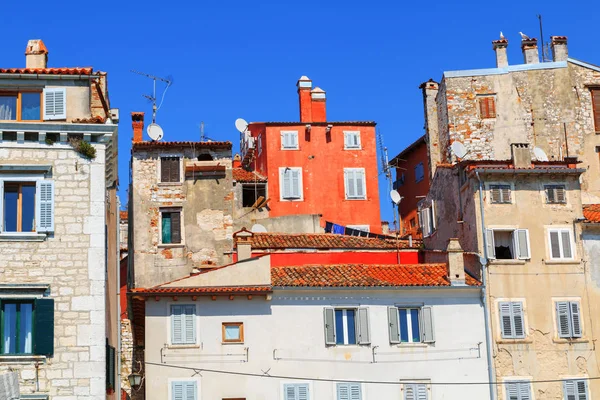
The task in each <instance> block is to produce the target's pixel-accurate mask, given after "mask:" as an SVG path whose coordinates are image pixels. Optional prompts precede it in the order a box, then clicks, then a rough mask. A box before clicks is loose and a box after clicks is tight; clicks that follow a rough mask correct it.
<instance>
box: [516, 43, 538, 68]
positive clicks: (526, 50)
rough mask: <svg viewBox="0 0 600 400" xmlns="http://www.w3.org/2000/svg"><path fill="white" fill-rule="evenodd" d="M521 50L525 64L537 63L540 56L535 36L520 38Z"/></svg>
mask: <svg viewBox="0 0 600 400" xmlns="http://www.w3.org/2000/svg"><path fill="white" fill-rule="evenodd" d="M521 50H522V51H523V60H524V61H525V64H539V62H540V56H539V54H538V47H537V39H536V38H529V39H523V40H521Z"/></svg>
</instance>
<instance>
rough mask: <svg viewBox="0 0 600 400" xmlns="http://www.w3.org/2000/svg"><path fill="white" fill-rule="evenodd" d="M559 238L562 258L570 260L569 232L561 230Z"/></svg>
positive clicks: (571, 255)
mask: <svg viewBox="0 0 600 400" xmlns="http://www.w3.org/2000/svg"><path fill="white" fill-rule="evenodd" d="M560 237H561V242H562V253H563V258H572V257H573V253H572V251H571V232H570V231H567V230H563V231H561V232H560Z"/></svg>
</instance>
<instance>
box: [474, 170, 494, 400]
mask: <svg viewBox="0 0 600 400" xmlns="http://www.w3.org/2000/svg"><path fill="white" fill-rule="evenodd" d="M475 176H476V177H477V180H478V181H479V208H480V209H481V235H482V236H483V258H484V260H483V262H482V263H481V283H482V285H481V303H482V305H483V316H484V319H485V347H486V353H487V361H488V381H489V389H490V400H495V399H496V390H495V389H496V388H495V386H494V384H493V382H495V381H496V380H495V379H494V376H495V373H494V362H493V357H492V332H491V330H492V328H491V323H490V312H489V304H488V296H487V265H488V253H487V249H488V246H487V245H488V243H487V235H486V234H485V232H486V230H485V213H484V210H483V181H482V180H481V177H480V176H479V171H475Z"/></svg>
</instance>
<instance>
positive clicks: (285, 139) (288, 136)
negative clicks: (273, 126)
mask: <svg viewBox="0 0 600 400" xmlns="http://www.w3.org/2000/svg"><path fill="white" fill-rule="evenodd" d="M281 148H282V149H284V150H297V149H298V132H296V131H281Z"/></svg>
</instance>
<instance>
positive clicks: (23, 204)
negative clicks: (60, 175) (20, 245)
mask: <svg viewBox="0 0 600 400" xmlns="http://www.w3.org/2000/svg"><path fill="white" fill-rule="evenodd" d="M0 232H1V233H11V232H19V233H21V234H26V233H31V234H35V233H47V232H54V182H53V181H51V180H28V181H11V180H0Z"/></svg>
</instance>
